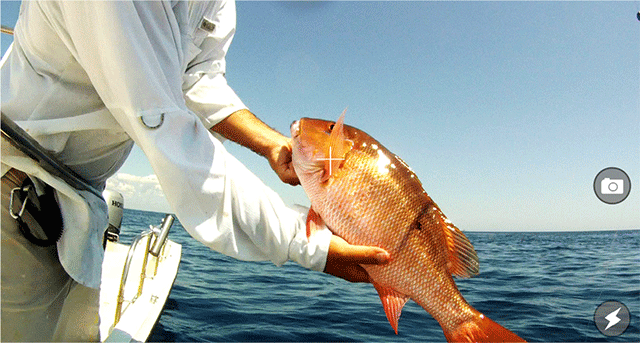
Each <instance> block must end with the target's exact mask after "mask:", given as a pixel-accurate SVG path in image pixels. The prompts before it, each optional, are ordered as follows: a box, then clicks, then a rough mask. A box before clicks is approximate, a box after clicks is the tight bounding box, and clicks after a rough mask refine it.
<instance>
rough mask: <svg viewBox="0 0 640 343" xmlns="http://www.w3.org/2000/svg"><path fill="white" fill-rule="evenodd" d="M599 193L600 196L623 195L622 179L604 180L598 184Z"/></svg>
mask: <svg viewBox="0 0 640 343" xmlns="http://www.w3.org/2000/svg"><path fill="white" fill-rule="evenodd" d="M600 193H602V194H622V193H624V180H623V179H610V178H608V177H607V178H604V179H603V180H602V181H601V182H600Z"/></svg>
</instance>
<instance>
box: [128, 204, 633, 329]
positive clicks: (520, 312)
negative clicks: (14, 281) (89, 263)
mask: <svg viewBox="0 0 640 343" xmlns="http://www.w3.org/2000/svg"><path fill="white" fill-rule="evenodd" d="M163 216H164V214H162V213H153V212H144V211H135V210H125V213H124V220H123V228H122V230H123V234H122V235H121V240H122V241H123V242H124V243H128V242H130V241H131V239H132V238H133V237H134V236H135V235H136V234H138V233H140V232H141V231H142V230H146V229H148V227H149V225H150V224H153V225H158V224H159V223H160V221H161V219H162V218H163ZM466 235H467V237H468V238H469V240H470V241H471V242H472V243H473V245H474V247H475V249H476V251H477V252H478V257H479V259H480V275H478V276H477V277H474V278H471V279H458V280H457V281H456V282H457V284H458V288H459V289H460V291H461V293H462V294H463V296H464V297H465V299H466V300H467V301H468V302H469V303H470V304H471V305H473V306H474V307H475V308H476V309H478V310H479V311H480V312H482V313H484V314H485V315H486V316H488V317H489V318H491V319H493V320H494V321H496V322H498V323H500V324H502V325H503V326H505V327H506V328H508V329H510V330H511V331H513V332H515V333H517V334H518V335H520V336H521V337H523V338H525V339H526V340H528V341H529V342H595V341H598V342H599V341H602V342H606V341H610V342H629V341H635V342H638V341H640V230H633V231H597V232H514V233H497V232H466ZM169 238H170V239H172V240H174V241H176V242H178V243H180V244H182V246H183V250H182V262H181V264H180V270H179V272H178V278H177V280H176V282H175V286H174V288H173V291H172V292H171V295H170V297H169V300H168V301H167V303H166V306H165V310H164V312H163V314H162V317H161V318H160V321H159V323H158V325H157V326H156V327H155V329H154V330H153V332H152V333H151V336H150V337H149V340H150V341H181V342H184V341H189V342H192V341H214V342H216V341H224V342H228V341H244V342H246V341H261V342H264V341H267V342H271V341H276V342H282V341H323V342H326V341H329V342H333V341H375V342H416V341H419V342H441V341H445V339H444V335H443V333H442V330H441V329H440V325H438V323H437V322H436V321H435V320H434V319H433V318H432V317H431V316H430V315H429V314H428V313H427V312H426V311H424V310H423V309H422V308H421V307H419V306H418V305H417V304H416V303H414V302H412V301H409V302H408V303H407V305H406V306H405V308H404V310H403V311H402V316H401V318H400V324H399V330H398V335H396V334H395V333H394V331H393V329H392V328H391V326H390V325H389V323H388V322H387V318H386V316H385V314H384V310H383V308H382V305H381V304H380V300H379V298H378V295H377V293H376V291H375V290H374V288H373V287H372V286H371V285H369V284H351V283H348V282H346V281H343V280H341V279H338V278H335V277H333V276H329V275H325V274H323V273H318V272H313V271H309V270H306V269H304V268H301V267H299V266H298V265H296V264H294V263H287V264H285V265H284V266H283V267H276V266H274V265H273V264H271V263H269V262H259V263H256V262H241V261H237V260H234V259H232V258H229V257H226V256H224V255H221V254H218V253H216V252H213V251H211V250H210V249H208V248H206V247H204V246H203V245H201V244H200V243H198V242H197V241H195V240H194V239H192V238H191V237H190V236H189V234H188V233H187V232H186V231H184V229H183V228H182V227H181V226H180V223H179V222H177V221H176V223H175V224H174V227H173V228H172V231H171V233H170V234H169ZM608 300H617V301H620V302H622V303H624V304H625V305H626V306H627V307H628V308H629V310H630V312H631V325H630V326H629V328H628V329H627V330H626V332H625V333H623V334H622V335H621V336H618V337H606V336H604V335H602V334H601V333H600V332H599V331H598V329H597V328H596V326H595V324H594V322H593V317H594V312H595V310H596V308H597V307H598V305H600V304H601V303H603V302H605V301H608Z"/></svg>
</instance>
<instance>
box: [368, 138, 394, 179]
mask: <svg viewBox="0 0 640 343" xmlns="http://www.w3.org/2000/svg"><path fill="white" fill-rule="evenodd" d="M374 145H375V144H374ZM372 146H373V145H372ZM390 164H391V160H390V159H389V158H388V157H387V155H385V154H384V152H382V149H378V162H376V165H377V166H378V173H380V174H383V175H384V174H387V173H389V165H390Z"/></svg>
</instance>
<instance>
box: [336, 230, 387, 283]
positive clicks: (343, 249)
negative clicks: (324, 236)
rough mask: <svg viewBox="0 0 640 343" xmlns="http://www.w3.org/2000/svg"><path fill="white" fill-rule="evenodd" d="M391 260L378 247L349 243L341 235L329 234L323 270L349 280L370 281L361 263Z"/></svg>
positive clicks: (380, 262)
mask: <svg viewBox="0 0 640 343" xmlns="http://www.w3.org/2000/svg"><path fill="white" fill-rule="evenodd" d="M389 261H391V256H390V255H389V253H388V252H387V251H386V250H384V249H382V248H378V247H368V246H361V245H351V244H349V243H347V241H345V240H344V239H342V238H341V237H338V236H336V235H333V236H331V243H329V254H328V255H327V264H326V266H325V268H324V272H325V273H327V274H331V275H333V276H337V277H339V278H343V279H345V280H347V281H350V282H371V278H370V277H369V274H368V273H367V271H366V270H365V269H364V268H362V266H360V265H361V264H386V263H389Z"/></svg>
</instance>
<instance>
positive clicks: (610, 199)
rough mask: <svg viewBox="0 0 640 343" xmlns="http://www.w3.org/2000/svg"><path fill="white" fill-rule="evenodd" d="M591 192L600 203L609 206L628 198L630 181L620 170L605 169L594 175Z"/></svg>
mask: <svg viewBox="0 0 640 343" xmlns="http://www.w3.org/2000/svg"><path fill="white" fill-rule="evenodd" d="M593 190H594V191H595V193H596V196H597V197H598V199H600V201H602V202H604V203H606V204H611V205H614V204H618V203H621V202H622V201H624V199H626V198H627V197H628V196H629V192H630V191H631V179H630V178H629V175H627V173H625V172H624V170H622V169H620V168H616V167H609V168H605V169H603V170H601V171H600V172H599V173H598V175H596V178H595V180H594V181H593Z"/></svg>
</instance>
